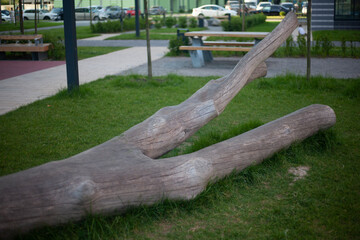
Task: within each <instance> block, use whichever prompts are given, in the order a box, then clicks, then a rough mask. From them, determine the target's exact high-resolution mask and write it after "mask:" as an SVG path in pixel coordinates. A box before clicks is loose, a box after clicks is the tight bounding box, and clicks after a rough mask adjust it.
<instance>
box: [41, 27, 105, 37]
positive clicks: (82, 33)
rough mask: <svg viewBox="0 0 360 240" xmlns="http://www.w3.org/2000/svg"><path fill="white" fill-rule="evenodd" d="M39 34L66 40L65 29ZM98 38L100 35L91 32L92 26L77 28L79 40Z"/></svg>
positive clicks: (50, 30)
mask: <svg viewBox="0 0 360 240" xmlns="http://www.w3.org/2000/svg"><path fill="white" fill-rule="evenodd" d="M38 33H41V34H49V35H53V36H59V37H61V38H62V39H64V29H63V28H55V29H48V30H39V31H38ZM96 36H100V34H98V33H92V32H91V30H90V26H80V27H76V38H77V39H84V38H90V37H96Z"/></svg>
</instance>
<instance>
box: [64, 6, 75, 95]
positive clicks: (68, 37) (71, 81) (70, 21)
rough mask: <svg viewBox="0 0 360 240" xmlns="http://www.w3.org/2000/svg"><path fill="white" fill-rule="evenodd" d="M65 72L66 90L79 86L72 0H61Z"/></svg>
mask: <svg viewBox="0 0 360 240" xmlns="http://www.w3.org/2000/svg"><path fill="white" fill-rule="evenodd" d="M63 8H64V34H65V54H66V73H67V85H68V91H69V92H71V91H72V90H73V89H75V88H79V68H78V56H77V43H76V24H75V4H74V0H63Z"/></svg>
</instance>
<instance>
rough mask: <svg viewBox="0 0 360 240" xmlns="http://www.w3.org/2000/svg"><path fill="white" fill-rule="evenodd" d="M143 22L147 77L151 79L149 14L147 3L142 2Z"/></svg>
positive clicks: (145, 1)
mask: <svg viewBox="0 0 360 240" xmlns="http://www.w3.org/2000/svg"><path fill="white" fill-rule="evenodd" d="M144 10H145V21H146V49H147V62H148V77H149V79H151V78H152V64H151V48H150V33H149V13H148V2H147V0H144Z"/></svg>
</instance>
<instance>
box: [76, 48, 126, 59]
mask: <svg viewBox="0 0 360 240" xmlns="http://www.w3.org/2000/svg"><path fill="white" fill-rule="evenodd" d="M126 48H127V47H78V48H77V49H78V59H79V60H82V59H85V58H91V57H95V56H99V55H103V54H107V53H111V52H115V51H119V50H123V49H126Z"/></svg>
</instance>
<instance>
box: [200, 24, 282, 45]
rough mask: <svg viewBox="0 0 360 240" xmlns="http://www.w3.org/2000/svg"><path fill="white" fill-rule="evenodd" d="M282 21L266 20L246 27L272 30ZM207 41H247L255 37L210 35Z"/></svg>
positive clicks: (255, 30) (266, 30) (263, 30)
mask: <svg viewBox="0 0 360 240" xmlns="http://www.w3.org/2000/svg"><path fill="white" fill-rule="evenodd" d="M279 23H280V22H264V23H261V24H258V25H256V26H253V27H249V28H247V29H245V31H246V32H271V31H272V30H274V28H276V26H277V25H278V24H279ZM206 40H207V41H220V40H222V41H238V42H246V41H254V39H253V38H236V37H225V38H224V37H208V38H207V39H206Z"/></svg>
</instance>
